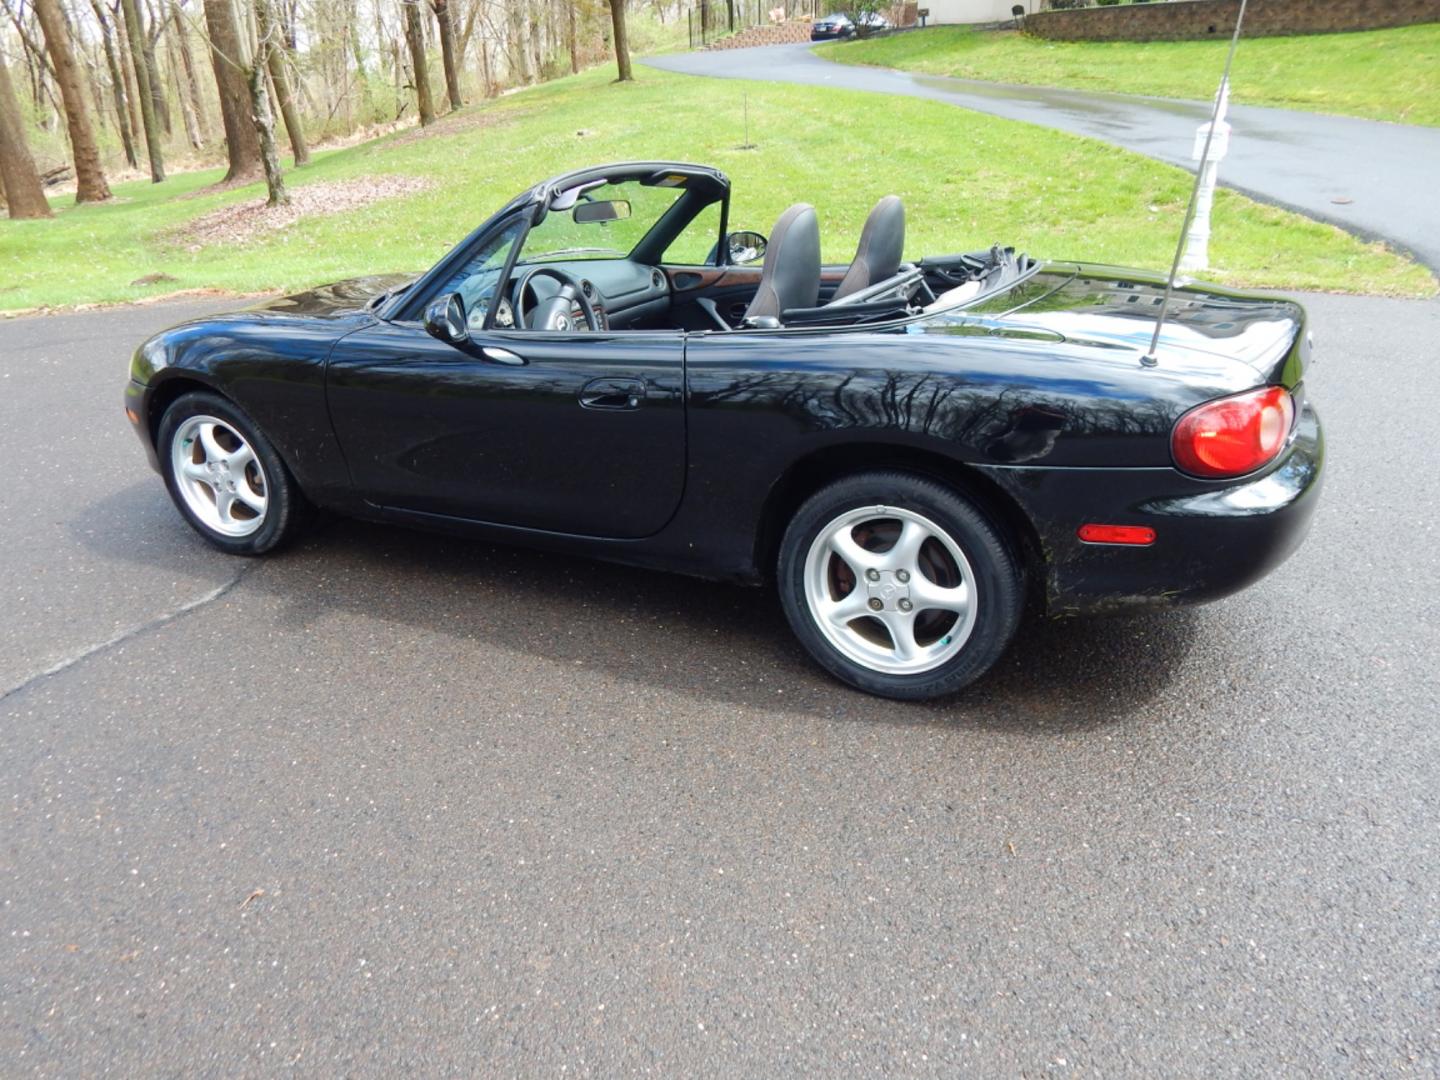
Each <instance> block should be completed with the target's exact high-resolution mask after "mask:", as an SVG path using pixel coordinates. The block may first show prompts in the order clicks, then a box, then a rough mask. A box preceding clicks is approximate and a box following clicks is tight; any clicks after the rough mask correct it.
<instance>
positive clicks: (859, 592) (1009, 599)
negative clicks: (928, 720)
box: [778, 472, 1024, 699]
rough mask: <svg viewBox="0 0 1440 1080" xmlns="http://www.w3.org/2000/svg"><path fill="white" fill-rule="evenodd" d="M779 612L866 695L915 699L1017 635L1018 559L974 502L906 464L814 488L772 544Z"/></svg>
mask: <svg viewBox="0 0 1440 1080" xmlns="http://www.w3.org/2000/svg"><path fill="white" fill-rule="evenodd" d="M778 578H779V586H780V597H781V602H782V604H783V606H784V608H785V614H786V617H787V618H788V619H789V620H790V625H791V627H792V629H793V630H794V631H795V634H796V636H797V637H799V639H800V641H801V643H802V644H804V645H805V647H806V649H808V650H809V652H810V654H811V656H813V657H814V658H815V660H816V661H818V662H819V663H820V665H821V666H822V667H824V668H825V669H826V670H828V671H829V672H831V673H832V674H834V675H836V676H837V677H839V678H840V679H842V680H844V681H845V682H847V683H849V684H850V685H852V686H855V687H857V688H859V689H861V690H865V691H867V692H869V693H872V694H879V695H881V696H884V697H893V698H904V699H924V698H933V697H938V696H940V695H943V694H948V693H952V692H954V691H956V690H959V689H961V688H962V687H964V686H967V685H968V684H970V683H971V682H973V681H975V680H976V679H978V678H979V677H980V676H981V675H983V674H984V673H985V672H986V671H988V670H989V669H990V667H991V666H992V665H993V664H994V663H995V661H996V660H998V659H999V657H1000V655H1001V653H1003V652H1004V650H1005V648H1006V646H1007V645H1009V643H1010V640H1011V638H1013V637H1014V635H1015V630H1016V627H1017V626H1018V625H1019V621H1020V614H1021V611H1022V609H1023V606H1024V582H1023V577H1022V571H1021V566H1020V561H1019V559H1018V558H1017V557H1016V555H1015V553H1014V548H1013V545H1012V543H1011V542H1010V540H1009V538H1008V537H1007V536H1006V534H1005V532H1004V531H1003V530H1002V529H1001V528H999V527H998V526H997V525H996V524H995V522H993V521H992V520H991V519H990V517H989V516H987V515H986V514H985V513H984V512H983V511H982V510H981V509H980V507H979V506H977V505H976V504H975V503H973V502H971V501H970V500H968V499H966V498H964V497H963V496H961V495H960V494H958V493H957V492H955V491H953V490H951V489H950V488H947V487H945V486H944V485H942V484H939V483H936V482H934V481H932V480H928V479H925V478H923V477H919V476H915V475H912V474H909V473H900V472H868V473H860V474H857V475H854V476H850V477H846V478H845V479H843V480H840V481H837V482H835V483H833V484H831V485H829V486H828V487H826V488H824V489H822V490H821V491H818V492H816V493H815V494H814V495H813V496H811V497H810V498H809V499H808V500H806V502H805V503H804V505H802V506H801V507H800V509H799V510H798V511H797V512H796V514H795V516H794V518H793V519H792V520H791V522H790V525H789V527H788V528H787V529H786V532H785V537H784V540H783V541H782V542H781V550H780V563H779V568H778Z"/></svg>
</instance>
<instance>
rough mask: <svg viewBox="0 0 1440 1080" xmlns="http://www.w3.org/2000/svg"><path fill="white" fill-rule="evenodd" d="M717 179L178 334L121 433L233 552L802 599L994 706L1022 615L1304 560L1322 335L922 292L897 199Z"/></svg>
mask: <svg viewBox="0 0 1440 1080" xmlns="http://www.w3.org/2000/svg"><path fill="white" fill-rule="evenodd" d="M729 212H730V184H729V181H728V180H727V179H726V178H725V176H724V175H723V174H721V173H720V172H717V171H716V170H714V169H710V168H704V167H701V166H695V165H684V164H676V163H667V162H638V163H627V164H621V165H608V166H602V167H598V168H591V169H584V170H581V171H578V172H573V173H568V174H566V175H564V176H559V177H556V178H554V179H552V180H547V181H545V182H544V183H541V184H537V185H536V186H535V187H533V188H531V189H530V190H528V191H526V192H525V193H524V194H522V195H520V196H519V197H517V198H515V199H514V200H512V201H511V202H510V203H508V204H507V205H506V206H505V207H503V208H502V209H501V210H500V212H499V213H497V214H496V215H495V216H494V217H492V218H491V219H490V220H489V221H487V222H486V223H485V224H483V225H482V226H480V228H479V229H477V230H476V231H475V232H474V233H472V234H471V235H470V236H469V237H468V238H466V239H465V240H464V241H462V242H461V243H460V244H459V245H458V246H457V247H456V248H455V249H454V250H453V251H451V252H450V253H449V254H448V255H446V256H445V258H443V259H441V260H440V262H439V263H438V264H436V265H435V266H434V267H433V268H432V269H430V270H429V271H428V272H426V273H425V274H422V275H421V276H420V277H418V278H414V279H413V280H407V279H404V278H399V277H391V278H381V277H376V278H366V279H361V280H357V281H348V282H343V283H341V284H338V285H332V286H328V287H326V288H321V289H316V290H314V291H312V292H308V293H304V294H302V295H298V296H292V297H288V298H286V299H283V300H277V301H274V302H271V303H267V304H263V305H261V306H259V307H256V308H251V309H249V310H246V311H241V312H237V313H235V314H230V315H221V316H215V317H210V318H204V319H200V320H197V321H194V322H190V323H186V324H184V325H181V326H177V327H175V328H173V329H171V330H168V331H166V332H164V333H162V334H160V335H158V336H156V337H154V338H152V339H151V340H149V341H147V342H146V343H145V344H144V345H142V346H141V347H140V349H139V350H138V351H137V352H136V354H135V358H134V362H133V365H132V367H131V371H130V381H129V384H128V386H127V388H126V392H125V408H126V412H127V414H128V415H129V418H130V420H131V422H132V423H133V424H134V425H135V429H136V431H137V432H138V433H139V435H140V438H141V441H142V442H143V443H144V444H145V448H146V450H147V451H148V453H149V455H150V460H151V463H152V464H153V465H154V466H155V467H156V468H157V469H158V470H159V471H160V473H161V474H162V475H163V476H164V478H165V483H166V485H167V487H168V488H169V490H170V494H171V496H172V497H173V499H174V501H175V504H176V506H177V507H179V509H180V512H181V513H182V514H183V515H184V516H185V518H186V519H187V520H188V521H189V522H190V524H191V525H192V526H194V528H195V529H196V530H197V531H198V532H199V533H200V534H201V535H202V536H204V537H205V538H206V539H207V540H209V541H210V542H211V543H212V544H214V545H216V546H217V547H219V548H221V549H223V550H225V551H228V552H233V553H235V554H237V555H258V554H261V553H263V552H266V551H269V550H271V549H272V548H274V547H276V546H277V545H279V544H281V543H282V542H284V541H286V540H287V539H289V538H291V537H292V536H293V535H294V534H295V533H296V532H297V530H299V529H300V528H301V527H302V525H303V523H304V521H305V520H306V518H307V516H308V513H309V511H310V510H311V509H313V508H315V507H325V508H329V509H332V510H335V511H338V512H340V513H344V514H351V515H355V516H359V517H365V518H371V519H376V520H382V521H392V522H401V523H406V524H410V525H417V526H422V527H428V528H440V529H447V530H457V531H462V532H467V533H471V534H474V535H478V536H484V537H488V538H491V539H497V540H503V541H510V542H514V543H520V544H528V545H534V546H543V547H547V548H553V549H559V550H564V551H570V552H577V553H583V554H586V555H592V556H598V557H601V558H606V559H614V560H618V561H623V562H627V563H634V564H640V565H645V566H652V567H657V568H663V569H666V570H674V571H680V572H684V573H690V574H697V575H703V576H707V577H716V578H724V579H731V580H735V581H739V582H747V583H759V582H763V581H774V582H775V583H776V585H777V587H778V592H779V594H780V600H781V603H782V604H783V605H784V609H785V612H786V614H787V616H788V618H789V620H790V623H791V625H792V626H793V627H794V629H795V632H796V634H797V635H798V636H799V638H800V640H801V641H802V642H803V643H804V645H805V647H806V648H807V649H808V650H809V651H810V653H811V654H812V655H813V656H814V658H815V659H816V660H817V661H818V662H819V663H820V664H821V665H823V666H824V667H825V668H827V669H828V670H829V671H831V672H832V673H834V674H835V675H837V676H839V677H840V678H841V679H844V680H845V681H847V682H849V683H851V684H853V685H855V686H857V687H860V688H862V689H865V690H868V691H871V692H873V693H878V694H884V695H889V696H893V697H899V698H923V697H931V696H935V695H938V694H942V693H946V692H949V691H953V690H955V689H957V688H959V687H962V686H964V685H966V684H967V683H969V682H971V681H972V680H974V679H975V678H977V677H978V676H979V675H980V674H981V673H983V672H984V671H985V670H986V669H987V668H989V667H990V666H991V664H993V663H994V662H995V660H996V659H997V658H998V657H999V656H1000V654H1001V652H1002V651H1003V650H1004V649H1005V647H1006V645H1007V644H1008V642H1009V641H1010V639H1011V637H1012V636H1013V634H1014V633H1015V629H1016V626H1017V624H1018V622H1019V619H1020V617H1021V613H1022V610H1023V609H1024V608H1025V606H1026V603H1027V601H1029V600H1033V601H1035V602H1036V603H1037V604H1043V605H1044V606H1045V607H1047V608H1048V610H1049V611H1051V612H1056V613H1064V612H1074V611H1082V610H1087V609H1115V608H1126V607H1131V606H1135V605H1144V604H1150V605H1155V604H1158V605H1169V604H1177V603H1182V602H1194V601H1204V600H1211V599H1214V598H1216V597H1220V596H1224V595H1226V594H1227V593H1231V592H1233V591H1235V590H1237V589H1240V588H1243V587H1244V586H1246V585H1248V584H1250V583H1251V582H1254V581H1255V580H1257V579H1258V578H1260V577H1261V576H1262V575H1264V574H1265V573H1267V572H1268V571H1270V570H1271V569H1273V568H1274V567H1276V566H1277V565H1278V564H1279V563H1280V562H1281V561H1282V560H1284V559H1285V558H1286V556H1288V555H1289V554H1290V553H1291V552H1292V551H1293V550H1294V549H1295V547H1296V546H1297V545H1298V544H1299V543H1300V541H1301V539H1302V538H1303V537H1304V535H1305V532H1306V529H1307V526H1308V524H1309V520H1310V517H1311V513H1312V511H1313V510H1314V507H1315V503H1316V498H1317V495H1318V492H1319V489H1320V474H1321V464H1322V457H1323V451H1322V441H1321V434H1320V426H1319V422H1318V420H1317V418H1316V415H1315V413H1314V411H1313V409H1312V408H1311V406H1310V404H1309V402H1308V400H1307V398H1306V394H1305V389H1304V385H1303V383H1302V381H1301V380H1302V376H1303V373H1304V369H1305V364H1306V361H1307V358H1308V353H1309V348H1310V346H1309V334H1308V332H1307V329H1306V325H1305V314H1304V312H1303V311H1302V309H1301V308H1300V307H1299V306H1297V305H1296V304H1294V303H1292V302H1290V301H1287V300H1283V299H1276V298H1270V297H1265V296H1259V295H1254V294H1248V293H1240V292H1232V291H1227V290H1224V289H1219V288H1216V287H1213V286H1208V285H1207V286H1203V287H1202V286H1193V285H1192V286H1187V287H1183V288H1180V289H1179V290H1177V292H1176V294H1175V297H1174V299H1173V300H1172V301H1171V303H1170V306H1169V311H1170V317H1169V321H1168V322H1167V323H1166V324H1165V326H1164V332H1163V334H1162V335H1161V337H1160V340H1159V347H1158V348H1157V349H1155V350H1154V351H1153V352H1152V351H1151V350H1150V348H1149V344H1150V336H1151V333H1152V330H1153V329H1154V327H1155V324H1156V315H1157V313H1158V311H1159V310H1160V307H1161V302H1162V294H1163V291H1164V282H1163V280H1162V279H1161V278H1159V277H1158V276H1157V275H1154V274H1150V273H1145V272H1141V271H1134V270H1123V269H1115V268H1111V267H1102V266H1090V265H1083V264H1074V263H1045V262H1039V261H1037V260H1034V259H1031V258H1028V257H1026V256H1024V255H1020V254H1016V253H1015V252H1014V251H1013V250H1011V249H1008V248H1003V247H998V246H997V247H994V248H991V249H990V250H988V251H981V252H976V253H973V254H959V255H948V256H942V257H938V258H936V257H927V258H923V259H920V260H918V261H915V262H906V261H904V258H903V256H904V250H903V249H904V230H905V223H904V208H903V206H902V205H901V202H900V200H899V199H898V198H895V197H894V196H890V197H887V198H885V199H883V200H881V201H880V203H879V204H878V205H877V206H876V207H875V209H874V211H873V212H872V213H871V215H870V217H869V219H868V220H867V222H866V223H865V226H864V230H863V232H862V233H861V235H860V237H859V243H858V250H857V251H856V254H855V258H854V260H853V261H852V262H851V263H850V264H849V265H847V266H823V265H821V260H820V231H819V223H818V221H817V218H816V214H815V211H814V210H813V209H812V208H811V207H809V206H807V205H804V204H800V205H796V206H792V207H790V209H788V210H786V211H785V213H784V214H782V215H781V216H780V219H779V221H777V222H776V223H775V227H774V229H773V230H772V231H771V233H770V235H769V237H768V240H767V238H765V237H762V236H761V235H760V234H758V233H753V232H738V231H731V229H730V221H729Z"/></svg>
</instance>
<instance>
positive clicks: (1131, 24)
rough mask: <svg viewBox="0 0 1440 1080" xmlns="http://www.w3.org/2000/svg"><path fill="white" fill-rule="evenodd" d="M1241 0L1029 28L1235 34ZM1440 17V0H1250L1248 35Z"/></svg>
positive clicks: (1103, 11)
mask: <svg viewBox="0 0 1440 1080" xmlns="http://www.w3.org/2000/svg"><path fill="white" fill-rule="evenodd" d="M1239 11H1240V0H1164V2H1160V0H1156V2H1152V3H1148V4H1119V5H1115V6H1113V7H1088V8H1076V9H1073V10H1068V11H1041V12H1036V13H1035V14H1034V15H1031V16H1029V17H1028V18H1026V20H1025V32H1026V33H1027V34H1034V35H1035V36H1036V37H1043V38H1050V39H1051V40H1054V41H1192V40H1200V39H1205V38H1227V39H1228V38H1229V37H1230V34H1231V32H1232V31H1233V30H1234V29H1235V17H1236V15H1237V14H1238V13H1239ZM1426 22H1440V0H1250V6H1249V7H1248V8H1246V10H1245V27H1244V31H1243V34H1244V36H1245V37H1283V36H1285V35H1287V34H1331V33H1337V32H1340V31H1345V30H1376V29H1380V28H1382V27H1387V26H1410V25H1412V24H1414V23H1426Z"/></svg>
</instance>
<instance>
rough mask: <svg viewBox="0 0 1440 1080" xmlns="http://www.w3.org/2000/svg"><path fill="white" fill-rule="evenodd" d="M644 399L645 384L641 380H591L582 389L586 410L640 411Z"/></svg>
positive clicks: (583, 406)
mask: <svg viewBox="0 0 1440 1080" xmlns="http://www.w3.org/2000/svg"><path fill="white" fill-rule="evenodd" d="M644 399H645V384H644V383H643V382H642V381H640V380H639V379H591V380H590V381H589V382H588V383H586V384H585V385H584V386H583V387H581V388H580V405H581V407H582V408H585V409H638V408H639V407H640V402H641V401H643V400H644Z"/></svg>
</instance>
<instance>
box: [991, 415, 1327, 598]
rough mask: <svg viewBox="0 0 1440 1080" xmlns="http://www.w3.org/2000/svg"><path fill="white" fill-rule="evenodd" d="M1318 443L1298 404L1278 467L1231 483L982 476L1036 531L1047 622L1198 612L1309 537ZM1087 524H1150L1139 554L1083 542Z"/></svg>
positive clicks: (1081, 472)
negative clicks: (1173, 609) (1075, 615)
mask: <svg viewBox="0 0 1440 1080" xmlns="http://www.w3.org/2000/svg"><path fill="white" fill-rule="evenodd" d="M1324 460H1325V441H1324V436H1323V434H1322V432H1321V428H1320V420H1319V417H1318V416H1317V415H1316V413H1315V410H1314V409H1313V408H1312V407H1311V406H1310V404H1309V403H1308V402H1306V403H1304V404H1303V405H1302V408H1301V412H1300V415H1299V418H1298V419H1297V421H1296V425H1295V433H1294V435H1293V436H1292V438H1291V442H1290V445H1289V447H1288V448H1287V449H1286V451H1285V453H1284V454H1283V455H1282V457H1281V458H1280V461H1279V463H1278V464H1277V465H1276V466H1274V467H1273V468H1272V469H1270V470H1269V471H1268V472H1266V473H1265V474H1264V475H1263V476H1260V477H1258V478H1251V479H1246V480H1243V481H1241V482H1239V483H1237V484H1234V485H1232V486H1229V487H1219V486H1217V485H1215V484H1214V483H1205V482H1203V481H1199V480H1194V479H1192V478H1190V477H1187V476H1185V475H1184V474H1182V473H1180V472H1178V471H1176V470H1174V469H1165V468H1161V469H1024V468H1007V469H1000V468H987V469H985V470H984V471H985V473H986V474H987V475H988V476H989V477H990V478H991V479H992V480H994V481H995V482H996V483H997V484H998V485H1000V487H1002V488H1003V489H1004V490H1005V491H1006V492H1008V493H1009V494H1010V495H1011V496H1012V497H1013V498H1014V499H1015V500H1016V502H1018V503H1019V504H1020V506H1021V508H1022V509H1023V510H1024V511H1025V512H1026V514H1027V515H1028V516H1029V518H1030V520H1031V522H1032V523H1033V524H1034V525H1035V528H1036V531H1037V533H1038V534H1039V539H1040V545H1041V549H1042V551H1041V554H1042V556H1043V559H1044V564H1045V577H1046V583H1045V584H1046V588H1045V593H1046V604H1047V607H1048V608H1049V610H1050V611H1051V612H1053V613H1055V614H1068V613H1072V612H1086V611H1104V610H1117V609H1125V608H1132V607H1143V606H1171V605H1177V604H1198V603H1205V602H1207V601H1210V600H1218V599H1219V598H1221V597H1223V596H1228V595H1230V594H1231V593H1234V592H1238V591H1239V590H1241V589H1244V588H1246V587H1247V586H1249V585H1253V584H1254V583H1255V582H1257V581H1259V580H1260V579H1261V578H1263V577H1264V576H1265V575H1266V574H1268V573H1270V572H1271V571H1272V570H1274V569H1275V568H1276V567H1278V566H1279V565H1280V564H1281V563H1283V562H1284V561H1285V560H1286V559H1287V558H1289V557H1290V555H1291V554H1293V553H1294V552H1295V550H1296V548H1298V547H1299V546H1300V544H1301V542H1302V541H1303V540H1304V539H1305V536H1306V534H1307V533H1308V532H1309V530H1310V521H1311V518H1312V517H1313V515H1314V512H1315V506H1316V503H1317V502H1318V500H1319V495H1320V488H1321V484H1322V474H1323V471H1324ZM1087 522H1094V523H1103V524H1113V525H1148V526H1149V527H1150V528H1152V529H1154V530H1155V535H1156V539H1155V542H1154V543H1153V544H1151V545H1149V546H1147V547H1132V546H1118V545H1109V544H1087V543H1085V542H1084V541H1082V540H1081V539H1080V538H1079V536H1078V535H1077V530H1078V529H1079V527H1080V526H1081V525H1083V524H1086V523H1087Z"/></svg>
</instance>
